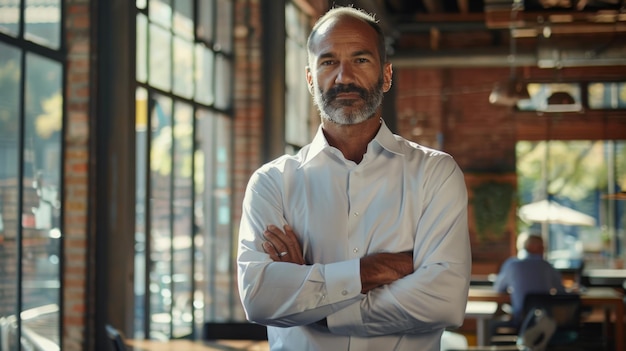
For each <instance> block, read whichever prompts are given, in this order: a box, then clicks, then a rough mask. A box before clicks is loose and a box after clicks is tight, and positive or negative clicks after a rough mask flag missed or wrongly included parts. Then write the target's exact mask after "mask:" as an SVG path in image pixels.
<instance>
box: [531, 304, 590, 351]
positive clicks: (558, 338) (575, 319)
mask: <svg viewBox="0 0 626 351" xmlns="http://www.w3.org/2000/svg"><path fill="white" fill-rule="evenodd" d="M523 310H524V315H526V316H530V317H532V314H533V313H534V311H536V310H543V311H545V313H546V314H547V316H548V317H550V318H551V319H553V320H554V321H555V322H556V330H555V331H554V334H553V335H552V337H551V338H550V341H549V342H548V347H552V346H561V345H572V344H574V343H575V342H576V341H577V340H578V336H579V333H580V325H581V319H580V317H581V310H582V305H581V302H580V296H579V295H578V294H556V295H551V294H528V295H526V297H525V299H524V308H523ZM523 332H524V331H523V330H520V333H523Z"/></svg>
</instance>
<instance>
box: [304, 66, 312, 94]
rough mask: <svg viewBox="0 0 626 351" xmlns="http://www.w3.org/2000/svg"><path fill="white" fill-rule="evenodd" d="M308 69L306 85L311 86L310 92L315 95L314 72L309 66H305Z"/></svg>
mask: <svg viewBox="0 0 626 351" xmlns="http://www.w3.org/2000/svg"><path fill="white" fill-rule="evenodd" d="M305 70H306V85H307V86H308V87H309V93H311V95H313V74H312V73H311V68H310V67H309V66H306V67H305Z"/></svg>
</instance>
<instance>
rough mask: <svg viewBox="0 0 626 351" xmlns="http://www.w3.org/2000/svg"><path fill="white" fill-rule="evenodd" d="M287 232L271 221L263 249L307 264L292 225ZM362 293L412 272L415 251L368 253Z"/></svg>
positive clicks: (363, 260) (277, 259)
mask: <svg viewBox="0 0 626 351" xmlns="http://www.w3.org/2000/svg"><path fill="white" fill-rule="evenodd" d="M283 230H284V232H283V231H282V230H281V229H280V228H278V227H277V226H275V225H269V226H268V227H267V229H266V230H265V232H264V233H263V236H264V237H265V239H266V240H267V241H265V242H264V243H263V250H264V251H265V253H267V254H268V255H269V256H270V258H271V259H272V260H273V261H275V262H291V263H295V264H299V265H304V264H307V262H305V260H304V256H303V255H302V248H301V246H300V242H299V241H298V238H297V236H296V234H295V233H294V232H293V229H292V228H291V227H290V226H289V225H285V226H284V228H283ZM360 272H361V293H363V294H365V293H367V292H368V291H370V290H372V289H375V288H377V287H380V286H383V285H386V284H390V283H392V282H394V281H396V280H398V279H400V278H402V277H404V276H406V275H409V274H411V273H413V254H412V252H398V253H391V252H380V253H374V254H370V255H367V256H365V257H363V258H361V260H360Z"/></svg>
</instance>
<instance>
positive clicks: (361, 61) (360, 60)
mask: <svg viewBox="0 0 626 351" xmlns="http://www.w3.org/2000/svg"><path fill="white" fill-rule="evenodd" d="M356 62H358V63H367V62H369V60H368V59H366V58H364V57H359V58H358V59H356Z"/></svg>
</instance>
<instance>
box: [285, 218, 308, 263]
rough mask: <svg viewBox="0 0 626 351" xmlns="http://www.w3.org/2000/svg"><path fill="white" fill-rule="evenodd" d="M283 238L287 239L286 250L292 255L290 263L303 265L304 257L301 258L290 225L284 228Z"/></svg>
mask: <svg viewBox="0 0 626 351" xmlns="http://www.w3.org/2000/svg"><path fill="white" fill-rule="evenodd" d="M283 228H284V229H285V236H286V237H287V239H288V240H287V250H288V251H289V253H290V254H292V255H293V256H292V257H293V259H292V261H293V262H295V263H299V264H304V257H303V256H302V247H301V246H300V242H299V241H298V237H297V236H296V233H294V232H293V229H292V228H291V226H290V225H288V224H286V225H285V226H284V227H283Z"/></svg>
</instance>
